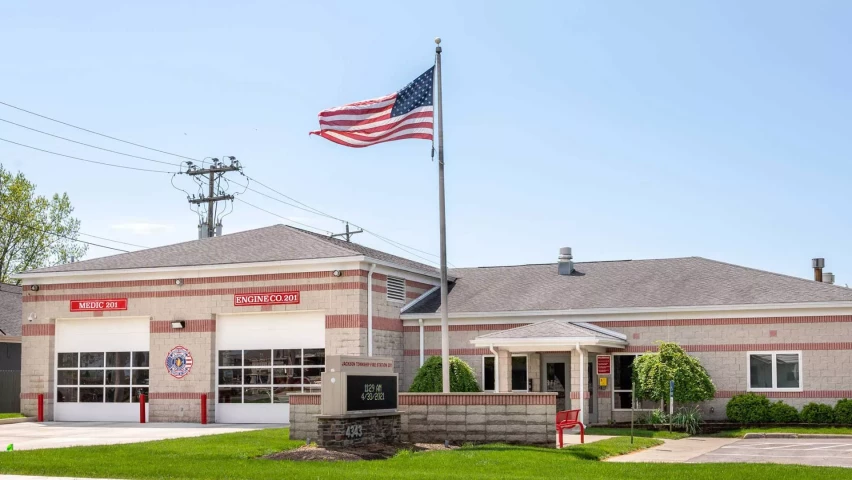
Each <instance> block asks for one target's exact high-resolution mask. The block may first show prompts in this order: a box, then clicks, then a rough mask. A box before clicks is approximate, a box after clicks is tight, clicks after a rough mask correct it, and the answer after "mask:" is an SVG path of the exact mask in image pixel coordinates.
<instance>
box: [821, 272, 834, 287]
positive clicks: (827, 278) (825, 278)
mask: <svg viewBox="0 0 852 480" xmlns="http://www.w3.org/2000/svg"><path fill="white" fill-rule="evenodd" d="M822 283H830V284H832V285H834V274H833V273H831V272H825V273H823V274H822Z"/></svg>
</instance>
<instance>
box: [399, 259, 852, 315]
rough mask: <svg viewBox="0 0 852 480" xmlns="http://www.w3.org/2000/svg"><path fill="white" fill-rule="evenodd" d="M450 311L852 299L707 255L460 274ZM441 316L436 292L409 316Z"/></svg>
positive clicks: (841, 291)
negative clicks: (561, 269)
mask: <svg viewBox="0 0 852 480" xmlns="http://www.w3.org/2000/svg"><path fill="white" fill-rule="evenodd" d="M451 273H452V274H453V275H454V276H455V277H456V280H455V282H454V284H453V286H452V288H451V289H450V291H449V298H448V301H449V305H450V313H451V314H453V313H480V312H481V313H486V312H523V311H547V310H577V309H598V308H642V307H688V306H715V305H751V304H783V303H804V302H852V289H848V288H844V287H840V286H836V285H830V284H826V283H818V282H814V281H811V280H805V279H802V278H797V277H790V276H787V275H781V274H777V273H771V272H766V271H762V270H755V269H752V268H747V267H741V266H738V265H731V264H728V263H723V262H718V261H715V260H709V259H706V258H701V257H687V258H667V259H659V260H624V261H610V262H585V263H577V264H575V272H574V273H573V274H572V275H559V274H558V273H557V264H555V263H554V264H544V265H517V266H506V267H482V268H462V269H454V270H452V271H451ZM440 311H441V296H440V292H433V293H432V294H431V295H429V296H427V297H426V298H423V299H421V300H420V301H418V302H417V303H415V304H414V305H411V306H409V307H408V308H407V309H406V310H405V312H404V315H405V316H406V317H408V318H411V316H412V315H417V314H435V313H438V312H440Z"/></svg>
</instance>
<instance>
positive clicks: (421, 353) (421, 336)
mask: <svg viewBox="0 0 852 480" xmlns="http://www.w3.org/2000/svg"><path fill="white" fill-rule="evenodd" d="M417 323H419V324H420V366H421V367H422V366H423V355H424V350H423V344H424V343H426V342H425V341H424V339H423V319H422V318H421V319H419V320H417Z"/></svg>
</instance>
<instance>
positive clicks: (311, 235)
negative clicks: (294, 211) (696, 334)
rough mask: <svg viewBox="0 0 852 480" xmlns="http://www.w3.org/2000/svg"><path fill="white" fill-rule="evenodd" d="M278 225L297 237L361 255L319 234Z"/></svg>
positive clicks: (290, 226)
mask: <svg viewBox="0 0 852 480" xmlns="http://www.w3.org/2000/svg"><path fill="white" fill-rule="evenodd" d="M278 225H281V226H282V227H285V228H288V229H290V230H292V231H294V232H296V233H298V234H299V235H303V236H306V237H309V238H311V239H313V240H319V241H322V242H324V243H327V244H329V245H331V246H332V247H334V248H339V249H340V250H343V251H345V252H348V253H351V254H353V255H361V252H359V251H357V250H352V249H350V248H346V247H343V246H340V245H338V244H337V243H335V242H333V241H331V240H332V239H331V238H326V237H325V236H324V235H320V234H318V233H314V232H309V231H307V230H303V229H301V228H296V227H294V226H292V225H283V224H278Z"/></svg>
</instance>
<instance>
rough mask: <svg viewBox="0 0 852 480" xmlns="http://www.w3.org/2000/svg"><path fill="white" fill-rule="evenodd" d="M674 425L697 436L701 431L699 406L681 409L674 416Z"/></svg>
mask: <svg viewBox="0 0 852 480" xmlns="http://www.w3.org/2000/svg"><path fill="white" fill-rule="evenodd" d="M672 425H674V426H676V427H679V428H682V429H683V430H684V431H686V433H688V434H690V435H695V434H696V433H698V432H699V431H700V430H701V409H700V408H698V406H697V405H693V406H692V407H681V408H680V409H678V411H677V412H675V414H674V415H673V416H672Z"/></svg>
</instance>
